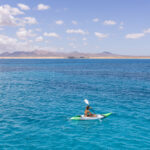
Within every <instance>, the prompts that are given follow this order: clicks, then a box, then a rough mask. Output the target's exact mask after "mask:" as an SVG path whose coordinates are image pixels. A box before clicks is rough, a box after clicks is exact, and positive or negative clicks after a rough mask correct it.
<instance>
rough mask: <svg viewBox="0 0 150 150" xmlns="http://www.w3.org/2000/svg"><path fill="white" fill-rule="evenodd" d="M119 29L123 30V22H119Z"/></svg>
mask: <svg viewBox="0 0 150 150" xmlns="http://www.w3.org/2000/svg"><path fill="white" fill-rule="evenodd" d="M119 29H120V30H122V29H124V23H123V22H120V26H119Z"/></svg>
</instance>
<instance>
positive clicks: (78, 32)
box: [66, 29, 87, 35]
mask: <svg viewBox="0 0 150 150" xmlns="http://www.w3.org/2000/svg"><path fill="white" fill-rule="evenodd" d="M66 33H68V34H72V33H74V34H82V35H84V34H87V32H85V31H83V30H82V29H67V30H66Z"/></svg>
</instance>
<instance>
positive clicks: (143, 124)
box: [0, 59, 150, 150]
mask: <svg viewBox="0 0 150 150" xmlns="http://www.w3.org/2000/svg"><path fill="white" fill-rule="evenodd" d="M85 98H86V99H88V100H89V102H90V105H91V106H92V107H93V109H94V110H95V112H96V113H98V114H103V113H108V112H113V114H112V115H111V116H109V117H108V118H105V119H103V120H102V121H99V120H95V121H71V120H69V118H70V117H72V116H76V115H81V114H83V113H84V110H85V106H86V105H85V103H84V101H83V100H84V99H85ZM0 149H1V150H3V149H4V150H5V149H6V150H9V149H10V150H30V149H31V150H33V149H34V150H35V149H39V150H51V149H52V150H59V149H60V150H71V149H72V150H81V149H82V150H100V149H101V150H148V149H150V60H138V59H137V60H132V59H131V60H130V59H129V60H126V59H123V60H113V59H112V60H111V59H110V60H109V59H107V60H105V59H103V60H86V59H79V60H77V59H70V60H69V59H59V60H48V59H41V60H40V59H39V60H37V59H36V60H34V59H27V60H24V59H20V60H19V59H17V60H11V59H9V60H0Z"/></svg>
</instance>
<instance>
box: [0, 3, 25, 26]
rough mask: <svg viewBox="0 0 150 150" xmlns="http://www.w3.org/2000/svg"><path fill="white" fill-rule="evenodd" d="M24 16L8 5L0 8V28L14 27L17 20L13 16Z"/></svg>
mask: <svg viewBox="0 0 150 150" xmlns="http://www.w3.org/2000/svg"><path fill="white" fill-rule="evenodd" d="M22 14H24V13H23V12H22V11H20V10H19V9H18V8H13V7H11V6H9V5H3V6H0V26H16V25H17V21H18V20H19V19H18V18H16V17H15V16H17V15H22Z"/></svg>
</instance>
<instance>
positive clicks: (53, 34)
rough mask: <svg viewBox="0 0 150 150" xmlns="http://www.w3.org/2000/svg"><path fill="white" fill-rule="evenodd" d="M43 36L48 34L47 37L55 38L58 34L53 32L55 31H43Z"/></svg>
mask: <svg viewBox="0 0 150 150" xmlns="http://www.w3.org/2000/svg"><path fill="white" fill-rule="evenodd" d="M44 36H48V37H56V38H58V37H59V35H58V34H57V33H55V32H51V33H47V32H45V33H44Z"/></svg>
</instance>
